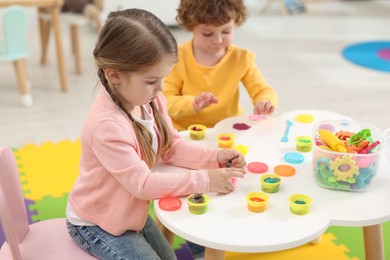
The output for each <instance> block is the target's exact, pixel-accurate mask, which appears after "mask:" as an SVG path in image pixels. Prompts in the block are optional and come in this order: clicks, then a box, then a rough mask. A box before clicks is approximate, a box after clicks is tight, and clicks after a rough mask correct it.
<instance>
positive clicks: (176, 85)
mask: <svg viewBox="0 0 390 260" xmlns="http://www.w3.org/2000/svg"><path fill="white" fill-rule="evenodd" d="M189 44H190V42H187V43H184V44H182V45H181V46H179V61H178V62H177V63H176V64H175V66H174V67H173V69H172V71H171V72H170V73H169V74H168V76H166V77H165V79H164V90H163V94H164V96H165V98H166V100H167V109H168V113H169V116H170V117H172V118H173V119H174V120H178V119H181V118H184V117H188V116H193V115H195V114H196V112H195V111H194V108H193V106H192V104H193V103H194V99H195V96H194V95H188V94H186V95H184V94H183V87H184V83H185V82H187V81H188V77H189V74H188V72H187V70H188V67H190V68H191V64H188V63H189V62H190V58H189V57H188V55H190V52H191V50H189V49H188V48H189Z"/></svg>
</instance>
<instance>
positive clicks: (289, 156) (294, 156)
mask: <svg viewBox="0 0 390 260" xmlns="http://www.w3.org/2000/svg"><path fill="white" fill-rule="evenodd" d="M304 159H305V157H303V155H302V154H300V153H294V152H291V153H286V154H285V155H284V160H285V161H286V162H288V163H292V164H298V163H301V162H303V160H304Z"/></svg>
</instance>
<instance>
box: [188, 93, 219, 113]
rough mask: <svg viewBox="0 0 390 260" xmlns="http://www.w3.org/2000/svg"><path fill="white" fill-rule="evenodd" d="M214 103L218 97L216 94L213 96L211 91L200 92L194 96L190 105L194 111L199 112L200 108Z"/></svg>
mask: <svg viewBox="0 0 390 260" xmlns="http://www.w3.org/2000/svg"><path fill="white" fill-rule="evenodd" d="M216 103H218V99H217V97H216V96H214V94H213V93H210V92H202V93H200V94H199V96H196V97H195V99H194V103H192V107H193V108H194V110H195V112H199V111H201V110H202V109H204V108H206V107H209V106H210V105H212V104H216Z"/></svg>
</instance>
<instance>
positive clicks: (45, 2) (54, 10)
mask: <svg viewBox="0 0 390 260" xmlns="http://www.w3.org/2000/svg"><path fill="white" fill-rule="evenodd" d="M62 4H63V0H0V8H1V7H9V6H12V5H20V6H23V7H26V6H31V7H37V8H48V9H49V10H50V14H51V20H52V26H53V29H54V35H55V42H56V52H57V65H58V72H59V76H60V85H61V90H62V91H67V90H68V77H67V74H66V72H65V60H64V55H63V52H62V49H63V48H62V35H61V27H60V8H61V6H62Z"/></svg>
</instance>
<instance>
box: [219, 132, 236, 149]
mask: <svg viewBox="0 0 390 260" xmlns="http://www.w3.org/2000/svg"><path fill="white" fill-rule="evenodd" d="M235 139H236V136H235V135H234V134H231V133H224V134H219V135H218V136H217V143H218V147H219V148H233V146H234V140H235Z"/></svg>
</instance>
